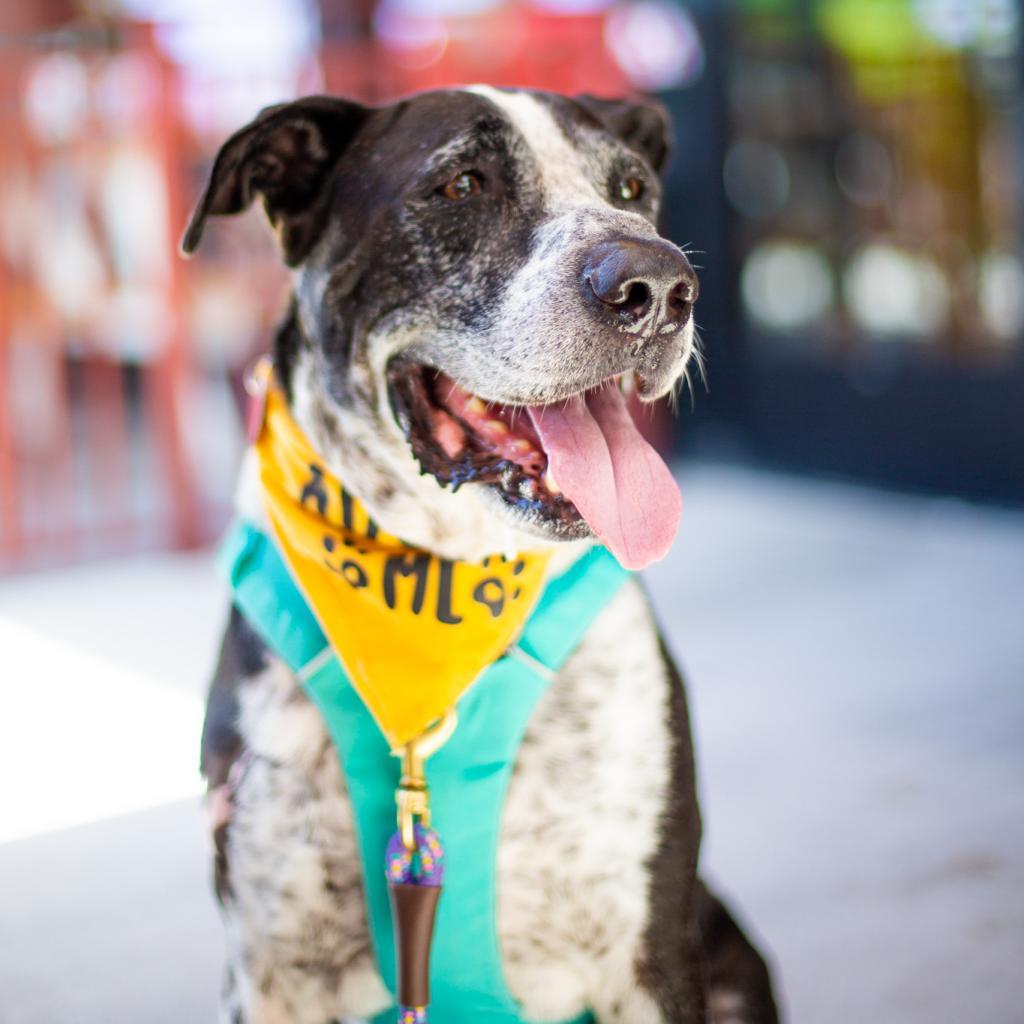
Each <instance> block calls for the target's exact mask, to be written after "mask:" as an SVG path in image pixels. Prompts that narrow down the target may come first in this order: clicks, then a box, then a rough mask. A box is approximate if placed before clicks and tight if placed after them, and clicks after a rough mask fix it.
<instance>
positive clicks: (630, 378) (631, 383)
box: [619, 373, 636, 395]
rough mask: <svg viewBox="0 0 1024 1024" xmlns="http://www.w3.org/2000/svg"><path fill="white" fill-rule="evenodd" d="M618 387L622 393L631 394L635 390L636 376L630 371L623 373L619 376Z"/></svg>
mask: <svg viewBox="0 0 1024 1024" xmlns="http://www.w3.org/2000/svg"><path fill="white" fill-rule="evenodd" d="M619 387H620V388H622V393H623V394H624V395H631V394H633V392H634V390H636V377H635V376H634V375H633V374H632V373H624V374H623V375H622V376H621V377H619Z"/></svg>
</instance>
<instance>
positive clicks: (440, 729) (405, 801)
mask: <svg viewBox="0 0 1024 1024" xmlns="http://www.w3.org/2000/svg"><path fill="white" fill-rule="evenodd" d="M458 723H459V717H458V714H457V713H456V711H455V709H454V708H452V709H451V710H450V711H448V712H447V713H446V714H445V715H444V717H443V718H442V719H440V721H438V722H437V723H436V724H435V725H432V726H431V727H430V728H429V729H427V730H426V732H423V733H421V734H420V735H419V736H417V737H416V738H415V739H412V740H409V742H408V743H406V745H405V746H404V747H401V748H400V749H399V750H397V751H395V753H396V754H397V755H399V756H400V757H401V758H402V777H401V779H400V780H399V783H398V789H397V790H396V791H395V803H396V805H397V810H398V830H399V832H400V833H401V835H402V845H403V846H404V847H405V848H406V850H408V851H409V852H410V853H411V852H412V851H413V850H415V849H416V822H417V820H419V822H420V823H421V824H422V825H424V826H425V827H427V828H429V827H430V787H429V786H428V785H427V776H426V768H425V762H426V760H427V759H428V758H429V757H431V756H432V755H433V754H436V753H437V751H438V750H440V749H441V747H443V746H444V745H445V743H447V742H448V740H449V739H451V736H452V733H453V732H455V727H456V726H457V725H458Z"/></svg>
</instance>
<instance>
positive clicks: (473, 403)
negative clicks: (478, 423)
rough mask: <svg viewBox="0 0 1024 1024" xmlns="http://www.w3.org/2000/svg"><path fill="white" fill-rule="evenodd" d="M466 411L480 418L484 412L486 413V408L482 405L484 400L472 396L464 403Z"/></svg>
mask: <svg viewBox="0 0 1024 1024" xmlns="http://www.w3.org/2000/svg"><path fill="white" fill-rule="evenodd" d="M466 410H467V411H468V412H471V413H474V414H475V415H477V416H482V415H483V414H484V413H485V412H487V406H486V405H485V404H484V400H483V399H482V398H477V397H476V395H474V396H473V397H472V398H471V399H470V400H469V401H468V402H467V403H466Z"/></svg>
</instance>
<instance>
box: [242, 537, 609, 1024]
mask: <svg viewBox="0 0 1024 1024" xmlns="http://www.w3.org/2000/svg"><path fill="white" fill-rule="evenodd" d="M222 563H223V566H224V569H225V570H226V573H227V576H228V579H229V580H230V582H231V586H232V588H233V590H234V600H235V603H236V604H237V605H238V607H239V608H240V609H241V611H242V612H243V614H244V615H245V617H246V618H247V619H248V621H249V622H250V623H251V625H252V626H253V627H254V628H255V629H256V631H257V632H258V633H259V634H260V635H261V637H262V638H263V639H264V640H265V641H266V643H267V644H268V645H269V646H270V647H271V648H272V649H273V650H274V651H275V652H276V653H277V654H278V655H279V656H280V657H281V658H282V659H283V660H284V661H285V663H286V664H288V665H289V666H290V668H291V669H292V670H293V671H294V672H295V674H296V675H297V676H298V678H299V680H300V681H301V683H302V685H303V687H304V688H305V690H306V692H307V694H308V695H309V697H310V698H311V699H312V700H313V702H314V703H315V704H316V706H317V707H318V708H319V709H320V713H321V714H322V715H323V717H324V721H325V722H326V724H327V728H328V731H329V732H330V735H331V738H332V740H333V741H334V745H335V747H336V749H337V751H338V756H339V758H340V760H341V767H342V771H343V773H344V777H345V783H346V786H347V790H348V794H349V797H350V798H351V801H352V806H353V811H354V815H355V823H356V830H357V833H358V839H359V847H360V853H361V857H362V862H363V882H364V887H365V892H366V902H367V909H368V913H369V920H370V927H371V931H372V933H373V943H374V948H375V952H376V957H377V965H378V968H379V970H380V973H381V976H382V977H383V979H384V982H385V984H386V985H387V987H388V989H389V991H391V992H392V993H393V992H394V991H395V985H396V978H395V973H396V971H395V952H394V931H393V925H392V919H391V912H390V905H389V899H388V887H387V883H386V880H385V876H384V872H383V870H381V869H380V868H379V867H378V865H380V864H381V863H382V858H383V856H384V850H385V847H386V846H387V843H388V838H389V836H391V835H392V833H393V832H394V830H395V800H394V791H395V786H396V783H397V781H398V774H399V769H398V762H397V760H396V759H395V757H393V756H392V754H391V751H390V750H389V748H388V745H387V743H386V741H385V740H384V737H383V736H382V735H381V733H380V731H379V730H378V728H377V726H376V724H375V722H374V720H373V718H372V717H371V715H370V712H369V711H368V710H367V708H366V706H365V705H364V704H363V702H362V700H361V699H360V697H359V695H358V694H357V693H356V691H355V689H354V688H353V687H352V685H351V683H350V682H349V680H348V678H347V676H346V675H345V672H344V670H343V669H342V666H341V663H340V662H339V660H338V658H337V657H336V656H335V655H334V652H333V651H332V649H331V648H330V646H329V645H328V643H327V641H326V639H325V638H324V634H323V632H322V630H321V629H320V626H319V624H318V623H317V621H316V619H315V618H314V616H313V613H312V612H311V611H310V609H309V607H308V605H307V604H306V601H305V598H304V597H303V596H302V594H301V592H300V591H299V589H298V587H297V586H296V584H295V582H294V581H293V579H292V576H291V574H290V572H289V571H288V568H287V566H286V565H285V562H284V560H283V559H282V557H281V555H280V553H279V551H278V548H277V545H276V544H275V543H274V542H273V541H272V540H271V539H270V538H269V537H268V536H267V535H266V534H264V533H262V532H261V531H260V530H258V529H256V528H255V527H253V526H251V525H249V524H247V523H239V524H237V525H236V526H234V527H233V529H232V530H231V532H230V533H229V535H228V537H227V540H226V541H225V544H224V547H223V551H222ZM628 576H629V573H628V572H627V571H626V570H624V569H622V568H621V567H620V566H619V564H618V562H616V561H615V559H614V558H613V557H612V555H610V554H609V553H608V552H607V551H606V550H605V549H604V548H599V547H595V548H593V549H591V550H590V551H589V552H588V553H587V554H585V555H584V556H583V557H582V558H580V559H579V560H578V561H577V562H576V563H575V564H574V565H572V566H571V567H570V568H569V569H568V570H567V571H566V572H565V573H563V574H562V575H561V576H558V577H556V578H555V579H553V580H551V582H549V583H548V585H547V587H546V588H545V590H544V593H543V595H542V596H541V598H540V600H539V601H538V603H537V606H536V608H535V609H534V611H533V613H532V614H531V616H530V618H529V619H528V621H527V623H526V625H525V626H524V628H523V631H522V633H521V635H520V637H519V641H518V643H517V644H516V646H515V647H513V648H511V649H510V650H509V651H508V652H507V653H506V654H505V655H504V656H503V657H502V658H499V659H498V661H496V662H495V663H494V664H493V665H491V666H490V668H488V669H487V670H486V671H485V672H484V673H483V675H482V676H481V678H480V679H479V680H478V681H477V682H476V683H475V684H474V686H473V687H472V688H471V689H470V690H469V691H468V692H467V693H466V694H465V695H464V696H463V697H462V699H461V700H460V702H459V706H458V712H459V726H458V728H457V729H456V731H455V734H454V736H453V737H452V738H451V739H450V740H449V741H448V742H447V743H446V744H445V745H444V746H443V747H442V748H441V750H440V751H439V752H438V753H437V754H436V755H435V756H434V757H433V758H432V759H431V761H430V783H431V793H432V801H431V803H432V810H433V820H434V822H435V824H436V826H437V829H438V831H439V832H440V833H441V834H442V835H443V836H444V844H445V849H446V857H447V869H446V874H445V891H444V895H443V897H442V899H441V902H440V906H439V908H438V913H437V924H436V929H435V934H434V941H433V952H432V956H431V977H432V984H431V1001H430V1009H431V1014H432V1015H433V1019H435V1020H437V1021H443V1022H444V1024H470V1022H472V1024H524V1021H523V1017H522V1016H521V1014H520V1010H519V1006H518V1003H517V1002H516V1000H515V999H514V998H513V996H512V995H511V993H510V992H509V990H508V987H507V985H506V983H505V976H504V972H503V970H502V963H501V951H500V949H499V945H498V931H497V925H496V901H495V894H496V859H497V847H498V836H499V831H500V825H501V814H502V808H503V805H504V801H505V793H506V789H507V787H508V781H509V777H510V775H511V772H512V767H513V765H514V763H515V758H516V751H517V750H518V748H519V744H520V742H521V740H522V737H523V733H524V731H525V729H526V725H527V723H528V722H529V720H530V716H531V714H532V712H533V709H534V707H535V706H536V704H537V701H538V700H539V699H540V697H541V696H542V695H543V694H544V692H545V691H546V690H547V688H548V686H549V685H550V683H551V682H552V680H553V679H554V677H555V674H556V673H557V671H558V669H559V668H560V667H561V666H562V665H563V664H564V663H565V661H566V660H567V659H568V657H569V656H570V655H571V654H572V652H573V651H574V650H575V649H576V647H577V646H578V645H579V643H580V641H581V640H582V638H583V635H584V634H585V633H586V631H587V629H588V628H589V627H590V625H591V623H592V622H593V621H594V619H595V618H596V617H597V615H598V614H599V613H600V611H601V610H602V609H603V608H604V607H605V606H606V605H607V604H608V603H609V602H610V601H611V599H612V598H613V597H614V596H615V594H616V593H617V592H618V589H619V587H621V585H622V584H623V582H624V581H625V580H626V579H627V577H628ZM394 1012H395V1011H394V1010H389V1011H387V1012H385V1013H384V1014H382V1015H381V1016H379V1017H378V1018H376V1022H375V1024H390V1022H391V1021H393V1020H394ZM592 1020H593V1018H592V1016H591V1015H590V1014H589V1013H586V1014H584V1015H583V1016H582V1017H580V1018H578V1019H577V1020H576V1021H574V1022H572V1024H586V1022H591V1021H592Z"/></svg>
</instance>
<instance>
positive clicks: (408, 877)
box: [384, 824, 444, 1024]
mask: <svg viewBox="0 0 1024 1024" xmlns="http://www.w3.org/2000/svg"><path fill="white" fill-rule="evenodd" d="M384 873H385V876H386V877H387V880H388V886H389V888H390V891H391V912H392V916H393V918H394V922H395V952H396V954H397V959H398V976H399V979H400V981H399V992H398V999H399V1005H398V1024H428V1018H427V998H426V996H427V984H428V976H429V966H430V965H429V956H430V946H429V939H428V941H427V943H426V945H425V946H423V945H416V944H414V943H410V942H409V938H410V932H411V931H412V928H411V926H410V923H409V922H410V920H413V919H416V918H422V917H423V914H424V910H423V909H422V905H423V904H426V905H427V906H426V914H427V916H428V917H429V921H430V927H431V929H432V927H433V918H434V913H435V911H436V908H437V900H438V897H439V895H440V891H441V884H442V882H443V881H444V847H443V846H442V845H441V840H440V838H439V837H438V834H437V833H436V832H435V831H434V830H433V829H431V828H427V827H426V826H425V825H420V824H416V825H414V827H413V849H412V850H410V849H408V848H407V847H406V845H405V843H404V842H403V840H402V832H401V830H399V831H397V832H395V834H394V835H393V836H392V837H391V839H390V840H389V841H388V846H387V851H386V853H385V854H384ZM413 950H415V952H413ZM413 956H415V957H417V958H418V959H419V960H420V961H422V962H416V963H407V962H405V961H406V958H410V957H413ZM410 978H411V979H412V980H411V981H410V980H409V979H410ZM410 992H414V993H416V995H421V996H422V998H418V999H416V1002H417V1003H418V1004H420V1005H408V1002H409V1001H411V1000H410Z"/></svg>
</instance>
